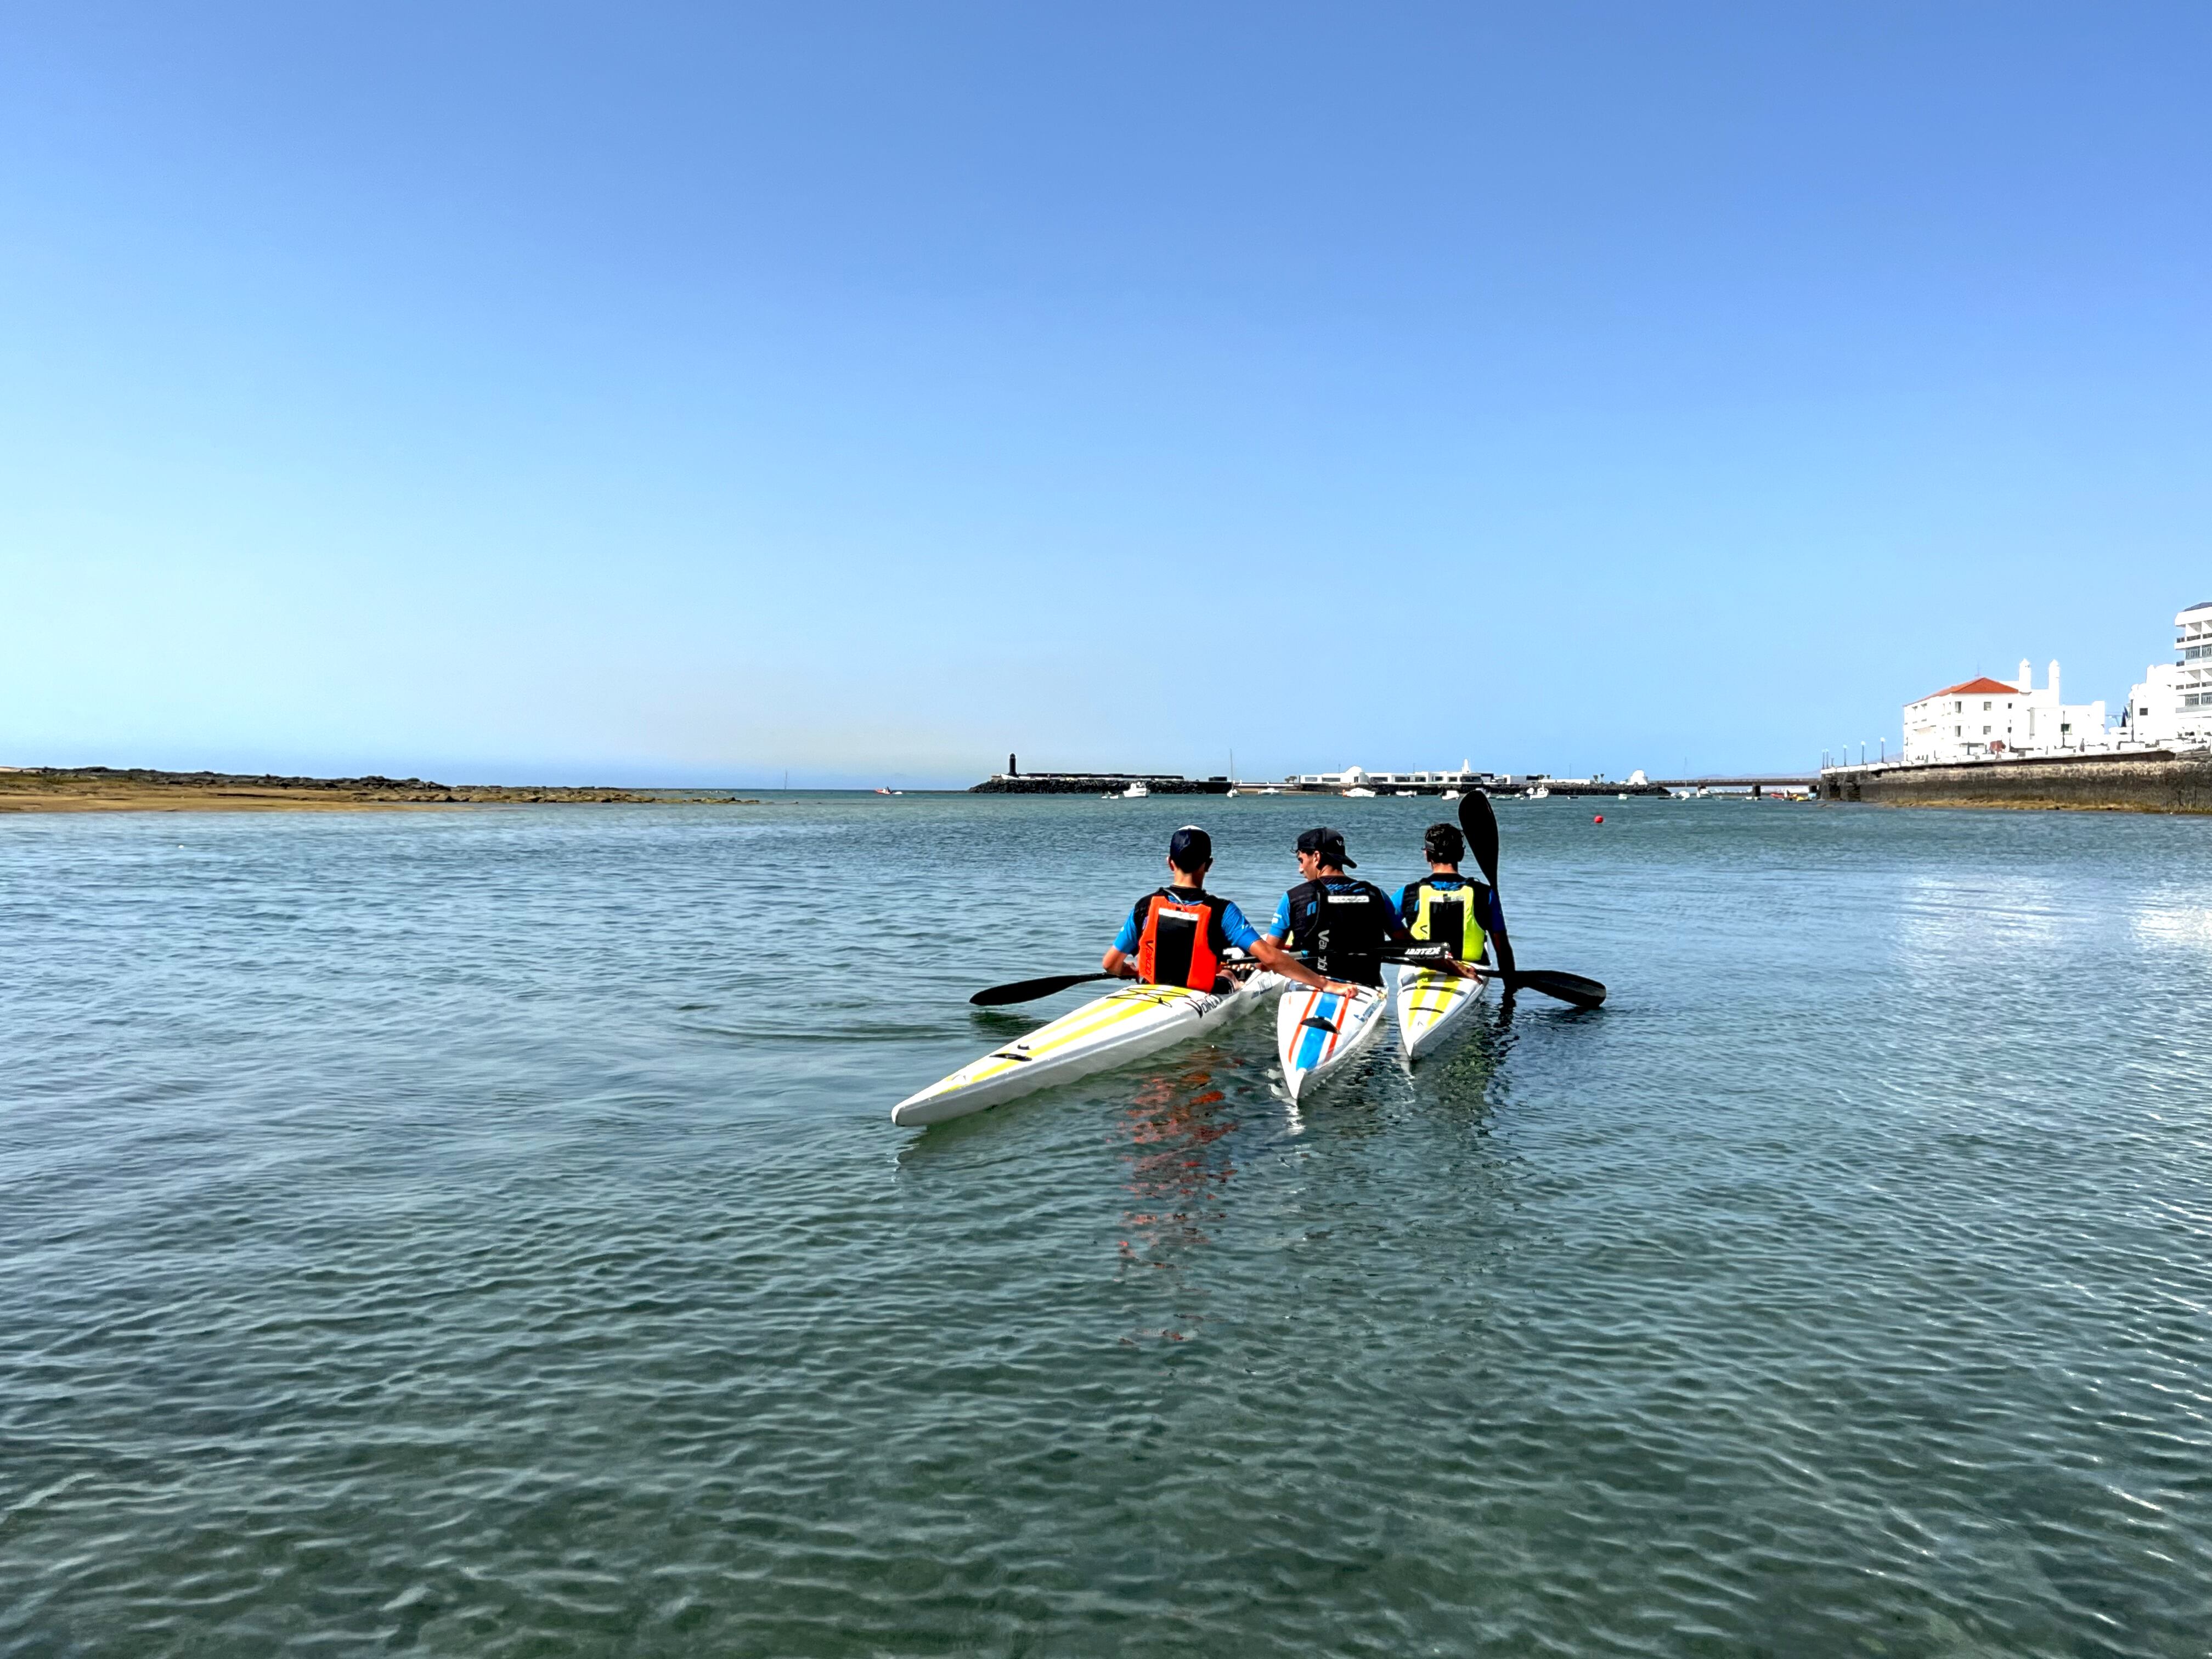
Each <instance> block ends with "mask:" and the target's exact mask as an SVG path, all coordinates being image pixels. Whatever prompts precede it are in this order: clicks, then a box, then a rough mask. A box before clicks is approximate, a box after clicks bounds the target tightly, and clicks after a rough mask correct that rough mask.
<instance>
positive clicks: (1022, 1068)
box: [891, 973, 1283, 1127]
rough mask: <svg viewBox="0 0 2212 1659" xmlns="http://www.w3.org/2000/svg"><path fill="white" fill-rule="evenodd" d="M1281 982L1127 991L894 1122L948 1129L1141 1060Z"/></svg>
mask: <svg viewBox="0 0 2212 1659" xmlns="http://www.w3.org/2000/svg"><path fill="white" fill-rule="evenodd" d="M1282 983H1283V981H1281V980H1279V979H1278V978H1276V977H1275V975H1273V974H1268V973H1255V974H1254V975H1251V976H1250V977H1249V979H1247V980H1245V981H1243V983H1242V984H1241V985H1239V986H1238V987H1237V988H1236V989H1235V990H1234V991H1231V992H1229V993H1227V994H1225V995H1220V996H1216V995H1213V994H1210V993H1208V992H1205V991H1193V990H1188V989H1187V988H1185V987H1182V986H1180V985H1125V986H1123V987H1121V988H1120V989H1119V990H1116V991H1109V992H1108V993H1107V994H1105V995H1104V996H1103V997H1100V998H1099V999H1098V1000H1097V1001H1096V1002H1086V1003H1085V1004H1084V1005H1083V1006H1082V1007H1080V1008H1078V1009H1077V1010H1076V1011H1075V1012H1073V1013H1072V1014H1062V1015H1061V1016H1060V1018H1058V1019H1056V1020H1054V1021H1053V1022H1052V1023H1051V1024H1049V1025H1040V1026H1039V1027H1038V1028H1037V1029H1036V1030H1034V1031H1031V1032H1030V1034H1029V1035H1028V1036H1024V1037H1021V1038H1018V1039H1017V1040H1016V1041H1014V1042H1009V1043H1007V1044H1006V1046H1005V1047H1004V1048H994V1049H993V1050H992V1051H991V1052H990V1053H989V1054H985V1055H984V1056H983V1057H982V1059H981V1060H975V1061H974V1062H972V1063H971V1064H969V1065H966V1066H962V1067H961V1068H960V1069H959V1070H958V1071H957V1072H955V1073H953V1074H952V1075H951V1077H949V1078H946V1079H945V1080H944V1081H943V1082H942V1083H933V1084H932V1085H930V1086H929V1087H928V1088H927V1089H924V1090H923V1091H921V1093H919V1094H913V1095H908V1097H906V1098H905V1099H904V1100H902V1101H901V1102H899V1103H898V1104H897V1105H896V1106H894V1107H892V1108H891V1121H892V1122H894V1123H896V1124H899V1125H901V1126H902V1127H915V1126H917V1125H920V1124H924V1123H942V1122H944V1121H946V1120H947V1119H948V1118H956V1117H966V1116H967V1115H969V1113H970V1112H981V1111H984V1110H987V1109H989V1108H990V1107H993V1106H1000V1105H1003V1104H1005V1103H1006V1102H1007V1101H1010V1100H1016V1099H1018V1098H1020V1097H1022V1096H1024V1095H1027V1094H1034V1093H1036V1091H1038V1090H1039V1089H1043V1088H1047V1087H1049V1086H1050V1085H1053V1084H1055V1083H1065V1082H1066V1081H1067V1080H1068V1079H1071V1078H1078V1077H1082V1076H1084V1075H1085V1074H1086V1073H1091V1072H1103V1071H1104V1070H1105V1069H1106V1068H1107V1067H1109V1066H1124V1065H1127V1063H1128V1062H1129V1061H1131V1060H1142V1059H1144V1058H1145V1057H1146V1055H1147V1054H1158V1052H1159V1051H1160V1050H1161V1049H1163V1048H1173V1047H1174V1046H1175V1045H1176V1043H1178V1042H1188V1041H1189V1039H1191V1038H1192V1037H1194V1036H1199V1035H1200V1033H1201V1032H1205V1031H1211V1030H1216V1029H1218V1028H1219V1027H1221V1026H1224V1025H1226V1024H1228V1023H1229V1022H1230V1021H1231V1020H1232V1019H1235V1018H1237V1016H1238V1015H1239V1014H1242V1013H1244V1012H1248V1011H1249V1010H1250V1009H1251V1008H1252V1007H1253V1006H1254V1005H1255V1004H1256V1003H1257V1002H1258V1001H1259V1000H1261V998H1262V997H1264V996H1266V995H1267V994H1268V993H1269V992H1271V991H1275V990H1279V989H1280V988H1281V987H1282Z"/></svg>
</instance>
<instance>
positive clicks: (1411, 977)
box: [1383, 963, 1490, 1064]
mask: <svg viewBox="0 0 2212 1659" xmlns="http://www.w3.org/2000/svg"><path fill="white" fill-rule="evenodd" d="M1383 975H1384V976H1385V977H1386V978H1392V979H1393V983H1392V985H1391V990H1390V1000H1391V1004H1392V1006H1394V1007H1395V1009H1396V1011H1397V1015H1398V1043H1399V1046H1400V1048H1402V1049H1403V1050H1404V1051H1405V1055H1406V1059H1407V1063H1408V1064H1410V1063H1412V1062H1413V1061H1414V1060H1419V1058H1420V1057H1421V1056H1422V1055H1423V1054H1429V1053H1431V1052H1433V1051H1434V1050H1435V1049H1437V1048H1439V1047H1441V1046H1442V1045H1443V1042H1444V1041H1445V1039H1446V1038H1448V1037H1449V1036H1451V1035H1452V1034H1453V1033H1454V1032H1455V1031H1463V1030H1467V1029H1468V1024H1470V1022H1469V1021H1468V1014H1469V1012H1472V1011H1473V1009H1474V1006H1475V1005H1476V1004H1477V1003H1479V1002H1480V1001H1481V1000H1482V994H1483V992H1484V991H1485V990H1486V988H1488V987H1489V984H1490V981H1489V979H1488V977H1487V976H1485V977H1483V978H1481V979H1462V978H1461V977H1460V976H1459V975H1457V974H1448V973H1440V972H1438V971H1437V969H1433V968H1417V967H1414V966H1413V965H1412V964H1411V963H1404V964H1401V963H1391V964H1390V965H1389V966H1388V967H1386V968H1384V969H1383ZM1394 976H1395V977H1394Z"/></svg>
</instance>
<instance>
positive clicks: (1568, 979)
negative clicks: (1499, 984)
mask: <svg viewBox="0 0 2212 1659" xmlns="http://www.w3.org/2000/svg"><path fill="white" fill-rule="evenodd" d="M1505 988H1506V989H1507V990H1509V991H1541V993H1543V994H1544V995H1546V996H1547V997H1557V998H1558V999H1559V1000H1560V1001H1562V1002H1571V1003H1572V1004H1573V1005H1574V1006H1576V1007H1577V1008H1595V1007H1596V1006H1598V1005H1599V1004H1600V1003H1601V1002H1603V1001H1604V1000H1605V987H1604V986H1602V985H1601V984H1599V983H1598V982H1597V981H1595V980H1594V979H1584V978H1583V976H1582V975H1580V974H1563V973H1560V972H1559V970H1558V969H1552V968H1531V969H1528V971H1527V972H1525V973H1511V974H1508V975H1506V976H1505Z"/></svg>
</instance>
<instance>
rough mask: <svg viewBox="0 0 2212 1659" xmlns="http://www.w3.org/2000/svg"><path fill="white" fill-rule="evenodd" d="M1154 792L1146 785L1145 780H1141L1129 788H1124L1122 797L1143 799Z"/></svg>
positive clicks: (1125, 798) (1124, 798)
mask: <svg viewBox="0 0 2212 1659" xmlns="http://www.w3.org/2000/svg"><path fill="white" fill-rule="evenodd" d="M1151 793H1152V791H1151V790H1149V789H1147V788H1146V787H1145V786H1144V784H1143V782H1142V781H1138V782H1136V783H1133V784H1131V785H1130V786H1129V787H1127V789H1124V790H1123V791H1122V792H1121V799H1123V800H1142V799H1144V798H1145V797H1146V796H1147V795H1149V794H1151Z"/></svg>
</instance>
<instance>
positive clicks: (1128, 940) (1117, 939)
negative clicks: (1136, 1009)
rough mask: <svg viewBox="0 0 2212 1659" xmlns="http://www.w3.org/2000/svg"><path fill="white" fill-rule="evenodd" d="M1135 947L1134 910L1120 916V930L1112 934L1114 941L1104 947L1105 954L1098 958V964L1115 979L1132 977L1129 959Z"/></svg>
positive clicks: (1132, 972)
mask: <svg viewBox="0 0 2212 1659" xmlns="http://www.w3.org/2000/svg"><path fill="white" fill-rule="evenodd" d="M1136 948H1137V913H1136V912H1135V911H1134V910H1132V911H1130V912H1129V914H1128V915H1126V916H1124V917H1122V918H1121V932H1120V933H1116V934H1115V935H1114V942H1113V943H1112V944H1111V945H1108V946H1107V947H1106V954H1105V955H1104V956H1103V957H1099V958H1098V965H1099V967H1100V968H1102V969H1104V970H1105V971H1106V972H1107V973H1109V974H1111V975H1114V976H1115V978H1116V979H1134V978H1136V976H1137V969H1136V968H1135V966H1134V965H1133V963H1131V962H1130V961H1129V957H1130V954H1131V952H1133V951H1135V950H1136Z"/></svg>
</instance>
